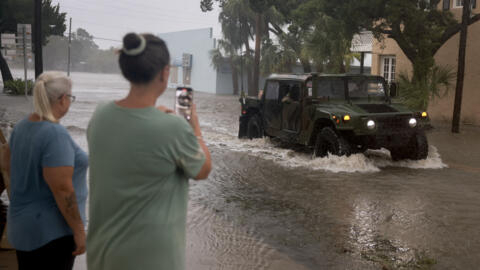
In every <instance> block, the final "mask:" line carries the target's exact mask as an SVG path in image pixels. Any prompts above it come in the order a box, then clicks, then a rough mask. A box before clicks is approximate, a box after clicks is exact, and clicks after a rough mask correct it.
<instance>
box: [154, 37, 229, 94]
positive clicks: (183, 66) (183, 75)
mask: <svg viewBox="0 0 480 270" xmlns="http://www.w3.org/2000/svg"><path fill="white" fill-rule="evenodd" d="M158 36H159V37H160V38H162V39H163V40H164V41H165V42H166V43H167V46H168V50H169V51H170V58H171V65H172V66H171V69H170V79H169V87H172V88H176V87H177V86H191V87H192V88H193V89H194V90H195V91H200V92H207V93H213V94H232V93H233V85H232V74H231V72H230V69H223V68H222V69H221V70H220V71H216V70H215V69H214V68H213V66H212V64H211V63H212V61H211V59H210V51H211V50H212V49H214V48H215V46H216V40H215V39H214V38H213V37H212V28H203V29H195V30H186V31H180V32H172V33H163V34H158Z"/></svg>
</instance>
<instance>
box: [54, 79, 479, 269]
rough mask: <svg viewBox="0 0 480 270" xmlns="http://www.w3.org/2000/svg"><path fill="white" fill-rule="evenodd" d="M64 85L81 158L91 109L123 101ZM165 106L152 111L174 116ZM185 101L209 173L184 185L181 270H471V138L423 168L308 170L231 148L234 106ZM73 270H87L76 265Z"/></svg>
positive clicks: (99, 85)
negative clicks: (193, 110) (208, 155)
mask: <svg viewBox="0 0 480 270" xmlns="http://www.w3.org/2000/svg"><path fill="white" fill-rule="evenodd" d="M73 81H74V93H73V94H74V95H75V96H76V97H77V101H76V102H75V103H74V104H73V105H72V107H71V109H70V112H69V114H68V115H67V116H66V117H65V119H64V120H62V124H63V125H65V126H67V128H68V130H69V131H70V132H71V134H72V136H73V137H74V138H75V140H76V141H77V142H78V143H79V145H81V147H82V148H84V149H86V148H87V147H86V139H85V129H86V126H87V123H88V120H89V119H90V116H91V114H92V113H93V110H94V108H95V106H96V105H97V104H98V103H99V102H107V101H109V100H113V99H119V98H121V97H123V96H125V95H126V93H127V89H128V84H127V83H126V82H125V81H124V80H123V79H122V78H121V77H120V76H119V75H94V74H85V73H74V74H73ZM173 97H174V91H173V90H169V91H167V92H166V93H165V94H164V95H163V96H162V97H160V98H159V100H158V105H166V106H169V107H172V105H173ZM194 99H195V100H196V103H197V110H198V113H199V117H200V122H201V126H202V130H203V136H204V138H205V140H206V142H207V144H208V146H209V148H210V150H211V152H212V157H213V164H214V170H213V171H212V173H211V175H210V177H209V179H208V180H207V181H199V182H196V181H192V182H191V187H190V202H189V210H188V227H187V230H188V231H187V268H188V269H199V270H202V269H478V267H479V265H480V230H479V229H478V227H479V225H480V211H479V210H480V182H479V181H480V169H479V167H480V166H479V164H480V156H479V154H478V153H480V144H479V143H477V142H476V138H478V135H479V134H480V129H471V130H469V132H467V133H466V134H465V135H463V136H464V137H458V136H451V135H448V134H449V133H448V132H442V131H441V130H434V131H432V132H431V134H429V140H430V143H431V146H430V155H429V157H428V159H426V160H424V161H415V162H414V161H406V162H392V161H391V159H390V156H389V152H388V151H387V150H380V151H369V152H367V153H366V154H365V155H363V154H357V155H352V156H350V157H334V156H330V157H326V158H318V159H312V158H311V153H309V152H308V151H305V149H292V148H291V147H286V146H284V145H282V144H280V143H278V142H275V141H270V140H266V139H256V140H239V139H237V132H238V116H239V112H240V106H239V103H238V101H237V98H236V97H232V96H215V95H211V94H203V93H195V96H194ZM126 128H128V127H126ZM465 140H468V142H469V143H465ZM470 142H471V143H473V144H471V143H470ZM119 147H120V146H119ZM443 153H445V155H443ZM75 268H76V269H85V262H84V257H80V258H79V259H78V262H77V265H76V267H75Z"/></svg>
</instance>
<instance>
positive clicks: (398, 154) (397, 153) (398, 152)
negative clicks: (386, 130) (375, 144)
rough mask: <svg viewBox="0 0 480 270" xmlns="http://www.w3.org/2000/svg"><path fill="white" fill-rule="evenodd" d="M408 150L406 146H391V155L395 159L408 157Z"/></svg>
mask: <svg viewBox="0 0 480 270" xmlns="http://www.w3.org/2000/svg"><path fill="white" fill-rule="evenodd" d="M407 154H408V152H407V149H406V148H399V147H397V148H391V149H390V156H391V157H392V160H393V161H399V160H403V159H407V158H408V155H407Z"/></svg>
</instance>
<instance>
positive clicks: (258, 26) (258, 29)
mask: <svg viewBox="0 0 480 270" xmlns="http://www.w3.org/2000/svg"><path fill="white" fill-rule="evenodd" d="M262 33H263V31H262V14H261V13H257V16H256V17H255V59H254V63H253V82H252V84H253V89H251V90H252V91H249V92H248V94H249V95H251V96H257V95H258V83H259V82H258V81H259V78H260V44H261V42H262Z"/></svg>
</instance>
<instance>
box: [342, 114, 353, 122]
mask: <svg viewBox="0 0 480 270" xmlns="http://www.w3.org/2000/svg"><path fill="white" fill-rule="evenodd" d="M350 119H352V118H351V117H350V115H348V114H347V115H345V116H344V117H343V121H344V122H348V121H350Z"/></svg>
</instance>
